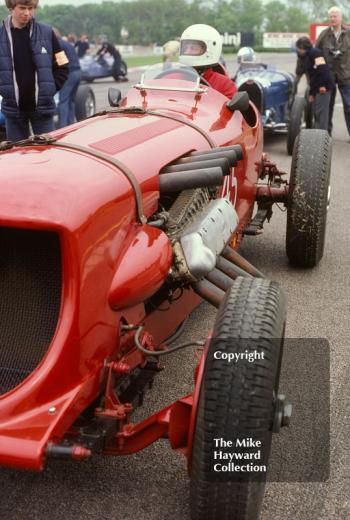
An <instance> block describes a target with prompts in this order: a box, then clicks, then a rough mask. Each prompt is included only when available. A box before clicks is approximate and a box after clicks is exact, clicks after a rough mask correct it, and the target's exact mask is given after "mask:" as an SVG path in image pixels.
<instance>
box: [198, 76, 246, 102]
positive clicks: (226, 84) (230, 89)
mask: <svg viewBox="0 0 350 520" xmlns="http://www.w3.org/2000/svg"><path fill="white" fill-rule="evenodd" d="M202 76H203V78H204V79H206V80H207V82H208V83H209V85H210V86H211V87H212V88H214V89H215V90H218V91H219V92H221V94H224V96H227V97H228V98H229V99H231V98H232V96H233V94H235V93H236V92H237V87H236V83H234V81H232V79H230V78H228V77H227V76H224V75H223V74H220V73H219V72H215V71H214V70H213V69H207V70H206V71H205V72H204V73H203V74H202Z"/></svg>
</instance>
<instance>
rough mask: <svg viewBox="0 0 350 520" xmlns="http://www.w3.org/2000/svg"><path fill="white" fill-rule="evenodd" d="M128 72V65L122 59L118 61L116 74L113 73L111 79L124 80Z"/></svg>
mask: <svg viewBox="0 0 350 520" xmlns="http://www.w3.org/2000/svg"><path fill="white" fill-rule="evenodd" d="M127 74H128V66H127V64H126V62H125V61H124V60H122V61H121V62H120V66H119V71H118V74H113V79H114V80H115V81H125V78H126V76H127Z"/></svg>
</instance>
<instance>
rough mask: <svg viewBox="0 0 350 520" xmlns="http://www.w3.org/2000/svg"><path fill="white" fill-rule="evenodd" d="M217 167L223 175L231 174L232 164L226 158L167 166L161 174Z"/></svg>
mask: <svg viewBox="0 0 350 520" xmlns="http://www.w3.org/2000/svg"><path fill="white" fill-rule="evenodd" d="M216 166H217V167H219V168H221V169H222V174H223V175H229V174H230V163H229V162H228V159H227V158H226V157H222V158H220V159H211V158H209V159H208V160H206V161H195V162H190V163H187V164H186V163H185V164H172V165H171V166H166V167H165V168H164V169H163V170H162V171H161V174H163V173H173V172H181V171H188V170H203V169H205V168H215V167H216Z"/></svg>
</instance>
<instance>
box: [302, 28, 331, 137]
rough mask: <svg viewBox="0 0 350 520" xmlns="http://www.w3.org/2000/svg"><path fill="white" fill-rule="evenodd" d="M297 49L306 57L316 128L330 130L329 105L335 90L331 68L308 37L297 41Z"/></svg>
mask: <svg viewBox="0 0 350 520" xmlns="http://www.w3.org/2000/svg"><path fill="white" fill-rule="evenodd" d="M296 48H297V52H298V55H299V56H303V57H304V64H305V73H306V75H307V77H308V78H309V82H310V91H309V101H310V102H312V103H313V114H314V118H315V128H319V129H321V130H328V123H329V104H330V99H331V94H332V92H333V90H334V88H335V83H334V81H333V79H332V76H331V73H330V70H329V67H328V65H327V64H326V61H325V59H324V56H323V54H322V51H321V50H320V49H318V48H317V47H315V48H313V46H312V43H311V40H310V39H309V38H307V37H306V36H303V37H301V38H299V39H298V40H297V42H296Z"/></svg>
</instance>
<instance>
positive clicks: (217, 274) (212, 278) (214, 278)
mask: <svg viewBox="0 0 350 520" xmlns="http://www.w3.org/2000/svg"><path fill="white" fill-rule="evenodd" d="M205 278H206V280H209V282H210V283H212V284H214V285H215V286H216V287H219V289H221V290H222V291H225V292H226V291H227V289H229V288H230V287H231V285H232V284H233V283H234V280H233V279H232V278H230V277H229V276H227V274H225V273H223V272H222V271H220V270H219V269H217V268H216V267H215V268H214V269H213V270H212V271H210V273H208V274H207V276H206V277H205Z"/></svg>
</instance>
